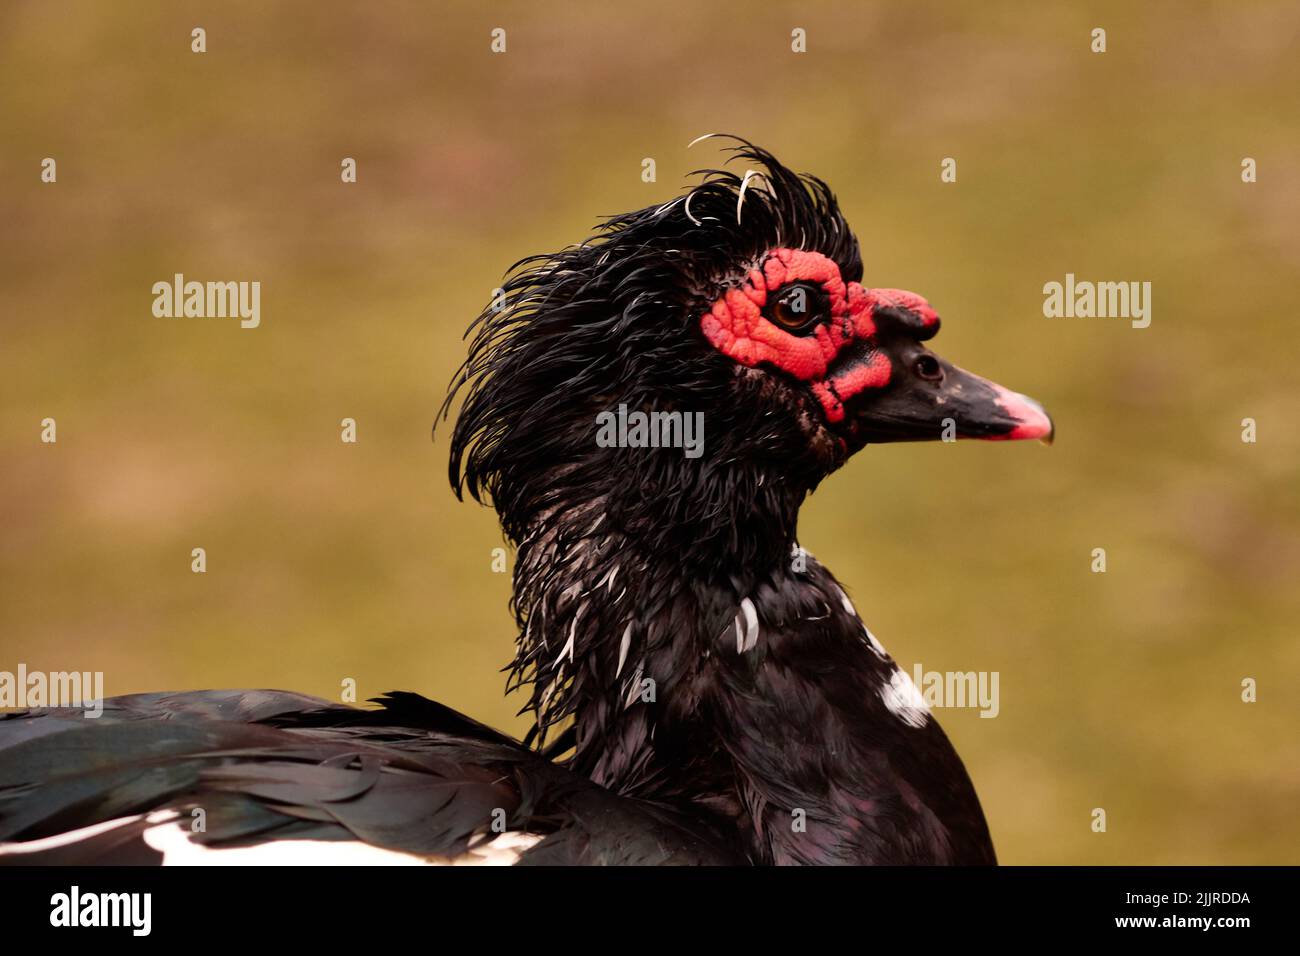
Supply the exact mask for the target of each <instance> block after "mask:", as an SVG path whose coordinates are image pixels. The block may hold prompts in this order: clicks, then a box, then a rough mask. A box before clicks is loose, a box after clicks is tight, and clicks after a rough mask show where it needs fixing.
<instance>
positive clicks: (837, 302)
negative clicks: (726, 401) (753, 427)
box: [700, 249, 939, 423]
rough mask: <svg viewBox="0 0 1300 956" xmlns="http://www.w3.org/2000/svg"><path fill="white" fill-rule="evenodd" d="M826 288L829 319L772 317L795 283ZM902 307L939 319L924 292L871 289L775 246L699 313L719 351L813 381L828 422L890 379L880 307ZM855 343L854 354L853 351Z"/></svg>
mask: <svg viewBox="0 0 1300 956" xmlns="http://www.w3.org/2000/svg"><path fill="white" fill-rule="evenodd" d="M796 283H799V284H805V285H807V286H811V287H815V288H818V289H820V290H821V292H822V293H824V294H825V296H826V301H827V304H828V306H829V308H828V309H827V310H826V317H825V319H824V320H823V321H821V322H819V323H818V324H816V325H815V326H812V327H811V328H804V329H800V330H798V331H797V332H795V331H790V330H789V329H786V328H782V327H781V326H780V325H778V324H777V323H776V322H774V321H772V319H771V318H769V317H768V315H767V314H765V311H766V310H767V307H768V305H769V300H770V299H771V298H772V297H773V296H775V295H778V294H781V292H782V290H783V289H785V288H786V287H788V286H790V285H792V284H796ZM890 306H893V307H898V308H903V309H906V310H908V311H909V312H911V313H912V314H913V315H915V316H917V317H918V319H919V320H920V322H921V324H922V325H923V326H924V327H928V326H931V325H934V324H937V323H938V321H939V317H938V316H937V315H936V314H935V312H934V309H932V308H931V307H930V304H929V303H928V302H926V301H925V299H923V298H922V297H921V296H919V295H916V294H915V293H912V292H904V291H902V290H900V289H864V288H863V287H862V285H860V284H859V283H857V282H849V283H845V282H844V280H843V279H842V278H841V276H840V270H839V266H837V265H836V264H835V262H834V261H832V260H831V259H828V258H827V257H826V256H824V255H821V254H820V253H817V252H808V251H804V250H799V249H773V250H772V251H771V252H770V253H768V255H767V257H766V259H765V260H764V261H763V263H762V268H761V269H753V270H751V271H750V273H749V275H748V276H747V277H746V278H745V280H744V281H743V282H741V284H740V285H738V286H737V287H735V288H733V289H730V290H728V292H727V293H726V295H724V296H723V297H722V298H721V299H719V300H718V301H717V302H715V303H713V307H712V308H711V309H710V310H709V311H708V312H706V313H704V314H703V315H702V316H701V317H700V328H701V330H702V331H703V332H704V335H705V337H706V338H707V339H708V340H709V342H710V343H712V345H713V346H714V348H716V349H718V350H719V351H720V352H722V353H723V354H724V355H727V356H729V357H730V358H732V359H734V360H735V361H737V362H739V363H741V364H742V365H746V366H749V367H751V368H753V367H757V366H759V365H764V364H766V365H770V366H772V367H774V368H778V369H780V370H782V371H783V372H785V373H787V374H788V375H790V376H792V377H794V378H796V379H798V380H800V381H803V382H808V383H809V386H810V388H811V390H812V392H813V394H814V395H815V396H816V397H817V400H818V401H819V402H821V405H822V408H823V409H824V410H825V412H826V419H827V421H829V422H832V423H835V422H840V421H842V420H843V419H844V415H845V410H844V403H845V402H847V401H848V400H849V399H850V398H852V397H853V396H854V395H857V394H858V393H860V392H863V391H866V390H867V389H873V388H883V387H884V386H886V385H888V384H889V380H890V376H891V375H892V374H893V373H892V367H891V364H890V361H889V357H888V356H886V355H885V354H884V353H883V352H881V351H879V350H877V349H876V348H875V338H876V323H875V320H874V318H873V314H874V312H875V310H876V309H877V308H886V307H890ZM853 343H858V344H857V346H856V347H855V348H854V349H853V350H852V351H853V353H854V356H853V357H852V358H851V359H850V357H849V356H848V355H847V354H846V353H847V352H848V351H849V350H850V346H851V345H852V344H853Z"/></svg>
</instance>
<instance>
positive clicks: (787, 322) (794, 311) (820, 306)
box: [768, 282, 827, 332]
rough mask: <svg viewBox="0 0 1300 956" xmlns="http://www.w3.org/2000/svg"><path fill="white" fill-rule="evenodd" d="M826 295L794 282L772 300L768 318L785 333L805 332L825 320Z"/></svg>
mask: <svg viewBox="0 0 1300 956" xmlns="http://www.w3.org/2000/svg"><path fill="white" fill-rule="evenodd" d="M826 312H827V308H826V294H825V293H824V292H823V291H822V290H821V289H819V288H817V287H816V286H814V285H809V284H808V283H806V282H796V283H794V284H792V285H788V286H786V287H785V288H784V289H782V290H781V291H780V292H779V293H777V295H776V297H775V298H774V299H773V300H772V303H771V308H770V309H769V310H768V318H770V319H771V320H772V321H773V322H775V323H776V324H777V325H779V326H780V327H781V328H783V329H785V330H786V331H787V332H806V331H808V330H809V329H812V328H813V327H814V326H816V325H817V324H818V323H820V322H821V321H822V320H824V319H825V318H826Z"/></svg>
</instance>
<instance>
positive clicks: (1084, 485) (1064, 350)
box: [0, 2, 1300, 863]
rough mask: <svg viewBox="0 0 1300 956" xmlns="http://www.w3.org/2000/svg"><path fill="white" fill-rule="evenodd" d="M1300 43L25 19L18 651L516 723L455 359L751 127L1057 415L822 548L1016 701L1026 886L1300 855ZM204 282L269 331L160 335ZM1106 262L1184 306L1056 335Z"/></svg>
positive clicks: (1012, 830)
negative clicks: (504, 42) (500, 296)
mask: <svg viewBox="0 0 1300 956" xmlns="http://www.w3.org/2000/svg"><path fill="white" fill-rule="evenodd" d="M896 6H897V7H904V6H905V9H893V8H894V7H896ZM194 26H203V27H205V28H206V30H207V35H208V52H207V53H206V54H203V55H196V54H193V53H191V52H190V30H191V29H192V28H193V27H194ZM497 26H501V27H504V28H506V30H507V31H508V51H507V53H505V54H504V55H493V54H492V53H490V52H489V36H488V34H489V31H490V30H491V29H492V28H493V27H497ZM796 26H799V27H803V28H805V29H806V30H807V31H808V52H807V53H806V54H803V55H796V54H793V53H791V52H790V30H791V29H792V28H793V27H796ZM1094 26H1102V27H1105V28H1106V29H1107V30H1108V44H1109V50H1108V52H1107V53H1105V54H1104V55H1096V54H1093V53H1091V52H1090V51H1089V42H1090V41H1089V32H1090V30H1091V29H1092V28H1093V27H1094ZM1298 35H1300V11H1297V9H1296V8H1295V5H1294V4H1287V3H1259V4H1253V3H1244V4H1242V3H1223V4H1218V5H1197V4H1190V3H1173V2H1170V3H1160V4H1141V5H1139V4H1113V5H1100V6H1096V7H1093V8H1089V7H1088V6H1087V5H1077V6H1074V7H1073V8H1071V7H1067V6H1066V5H1059V6H1058V5H1049V4H1031V3H1023V4H909V5H894V4H883V3H881V4H860V5H850V4H842V3H820V2H805V3H800V4H791V5H788V7H786V8H782V7H781V5H778V4H758V3H751V4H742V3H714V4H697V3H687V2H684V3H668V4H665V3H646V4H633V3H625V4H612V3H597V2H589V3H559V2H513V3H511V2H502V3H494V4H490V5H489V4H471V3H373V4H352V3H308V2H303V3H286V4H274V5H268V4H261V3H253V2H237V3H233V2H232V3H222V4H219V5H218V4H201V3H174V2H148V3H145V2H140V3H131V4H108V3H103V4H94V3H37V2H18V3H12V2H11V3H6V4H5V5H4V6H3V7H0V323H2V339H0V363H2V366H3V374H0V396H2V397H3V402H2V404H0V444H2V448H3V452H2V454H3V458H2V462H3V471H2V472H0V508H3V537H2V538H0V669H8V670H14V669H15V668H16V667H17V664H18V663H19V662H24V663H26V664H27V665H28V666H29V667H30V668H36V669H49V670H58V669H79V670H103V671H104V672H105V674H106V682H107V689H108V691H109V693H126V692H132V691H142V690H151V689H162V688H169V689H183V688H196V687H214V686H274V687H286V688H294V689H298V690H302V691H307V692H311V693H316V694H320V695H322V696H326V697H336V696H337V695H338V693H339V687H340V681H341V680H342V679H344V678H347V677H351V678H355V679H356V681H357V682H358V684H359V688H360V692H361V694H362V696H363V697H364V696H370V695H373V694H377V693H379V692H382V691H385V690H388V689H391V688H405V689H411V690H417V691H420V692H423V693H425V694H428V695H430V696H434V697H437V698H439V699H441V700H443V701H445V702H447V703H449V704H451V705H453V706H456V707H458V708H461V709H463V710H465V711H467V712H468V713H470V714H473V715H475V716H477V717H480V718H483V719H485V720H487V721H489V722H491V723H494V724H496V725H498V726H501V727H504V728H509V729H513V730H518V729H519V728H520V727H521V723H520V722H519V721H518V720H516V719H515V717H514V716H513V715H514V711H515V709H516V708H517V706H518V705H519V704H518V702H517V701H508V700H506V699H505V698H503V697H502V689H503V686H504V676H503V675H502V674H500V673H498V668H500V667H501V666H502V665H503V664H504V663H505V662H506V661H507V660H508V659H509V656H510V653H511V642H512V638H513V634H512V631H511V619H510V617H509V615H508V613H507V610H506V601H507V598H508V594H509V581H508V576H506V575H501V574H493V573H492V572H491V570H490V562H491V554H490V551H491V549H492V548H494V547H496V546H498V545H499V544H500V543H501V542H500V537H499V533H498V532H497V530H496V525H495V520H494V516H493V514H492V512H491V511H490V510H487V509H482V508H479V507H477V506H474V505H471V504H458V503H457V502H456V500H455V499H454V497H453V496H452V495H451V493H450V492H449V490H448V488H447V482H446V478H445V468H446V452H447V449H446V435H445V433H441V434H440V435H439V439H438V441H436V442H432V443H431V442H430V440H429V427H430V424H431V423H432V421H433V416H434V412H435V410H436V409H437V407H438V403H439V401H440V400H441V398H442V394H443V390H444V387H445V385H446V383H447V382H448V380H449V378H450V376H451V374H452V372H453V370H454V368H455V367H456V365H457V364H458V362H459V361H460V360H461V358H462V356H463V345H462V343H461V341H460V334H461V332H462V331H463V329H464V327H465V326H466V325H467V323H468V322H469V320H470V319H471V318H472V317H473V316H474V315H475V314H476V313H477V311H478V310H479V309H480V308H481V307H482V305H483V304H484V303H485V302H486V301H487V299H488V297H489V295H490V292H491V290H492V288H493V287H494V286H495V285H497V283H498V281H499V279H500V277H501V274H502V272H503V270H504V269H505V268H506V267H507V266H508V265H509V264H510V263H511V262H513V261H515V260H516V259H518V258H520V257H522V256H524V255H527V254H530V253H535V252H540V251H546V250H551V249H554V248H556V247H559V246H561V245H564V244H567V243H570V242H574V241H577V240H579V239H581V238H582V237H583V236H585V235H586V234H588V232H589V231H590V227H591V226H592V225H593V224H594V223H595V222H596V220H597V218H598V217H599V216H600V215H603V214H609V213H615V212H621V211H624V210H626V209H631V208H638V207H641V206H645V205H649V204H651V203H657V202H662V201H664V200H666V199H668V198H670V197H672V196H674V195H676V194H677V193H678V191H679V190H680V189H681V188H682V186H683V185H684V183H685V179H684V174H685V173H686V172H687V171H689V170H690V169H693V168H696V167H699V166H707V165H714V164H716V162H717V161H718V160H719V155H718V152H717V150H716V148H714V147H713V146H711V145H709V144H702V145H700V146H696V147H695V148H693V149H692V150H690V151H689V152H688V151H687V150H686V149H685V146H686V144H687V143H688V142H689V141H690V140H692V139H693V138H695V137H696V136H698V135H700V134H701V133H704V132H708V131H713V130H722V131H728V132H736V133H740V134H743V135H746V136H748V137H750V138H752V139H753V140H755V141H756V142H758V143H761V144H763V145H765V146H767V147H768V148H770V149H772V150H773V151H775V152H776V153H777V155H778V156H779V157H781V158H782V159H783V161H784V162H786V163H787V164H789V165H791V166H793V167H794V168H797V169H806V170H809V171H812V172H815V173H817V174H818V175H820V176H822V177H823V178H825V179H827V180H828V181H829V182H830V183H831V184H832V186H833V187H834V188H835V189H836V191H837V192H838V194H839V196H840V199H841V202H842V204H843V206H844V208H845V211H846V214H847V215H848V217H849V219H850V221H851V222H852V223H853V224H854V226H855V228H856V229H857V231H858V235H859V238H860V240H861V242H862V245H863V252H864V259H865V262H866V266H867V275H866V282H867V284H869V285H878V286H895V287H903V288H910V289H914V290H916V291H918V292H920V293H922V294H924V295H926V296H927V297H928V298H929V299H930V300H931V301H932V302H933V303H935V305H936V306H937V308H938V309H939V312H940V314H941V315H942V316H943V317H944V320H945V326H944V331H943V333H942V334H941V335H940V336H939V338H938V339H937V340H936V342H935V343H934V346H935V348H936V350H937V351H939V352H940V353H941V354H943V355H944V356H946V357H948V358H950V359H952V360H953V361H956V362H958V363H959V364H961V365H963V366H965V367H967V368H970V369H972V370H974V371H977V372H980V373H982V374H985V375H988V376H990V377H992V378H994V379H995V380H997V381H1000V382H1002V383H1004V384H1006V385H1008V386H1010V387H1012V388H1015V389H1017V390H1021V391H1024V392H1026V393H1028V394H1031V395H1033V396H1035V397H1037V398H1038V399H1040V400H1041V401H1042V402H1043V403H1044V404H1045V405H1046V406H1047V407H1048V409H1049V410H1050V411H1051V412H1052V414H1053V415H1054V416H1055V418H1056V421H1057V424H1058V430H1059V440H1058V442H1057V444H1056V446H1055V447H1054V448H1052V449H1050V450H1049V449H1045V448H1042V447H1040V446H1038V445H1037V444H1032V443H1024V444H1016V445H1006V444H976V443H960V444H958V445H955V446H952V445H941V444H935V445H909V446H897V447H882V448H871V449H868V450H867V451H866V452H865V453H863V454H862V455H860V456H859V457H858V458H857V459H855V460H854V461H853V462H851V463H850V465H849V466H848V467H847V468H845V469H844V470H843V471H842V472H841V473H839V474H837V475H836V476H834V477H833V478H832V479H830V480H829V481H827V482H826V484H825V485H824V487H823V488H822V489H821V490H820V491H819V492H818V494H817V495H816V496H815V497H814V498H813V499H812V501H811V502H810V504H809V505H808V506H807V507H806V509H805V511H804V518H803V522H802V525H801V538H802V540H803V543H804V545H805V546H806V547H808V548H809V549H810V550H811V551H813V552H814V553H815V554H817V556H818V557H819V558H820V559H821V560H822V561H823V562H825V563H826V564H827V565H828V566H830V567H831V568H833V569H834V570H835V572H836V573H837V575H838V576H839V577H840V578H841V579H842V580H843V581H844V582H845V584H846V586H847V587H848V589H849V591H850V594H851V595H852V596H853V598H854V600H855V602H856V603H857V605H858V608H859V610H860V611H861V613H862V615H863V617H864V618H865V619H866V620H867V622H868V623H869V624H870V626H871V627H872V629H873V631H874V632H875V633H876V634H877V635H879V636H880V637H881V639H882V640H883V641H884V643H885V644H886V646H888V647H889V649H890V650H891V652H892V653H893V654H894V656H895V658H896V659H897V660H898V661H899V663H900V664H901V665H902V666H903V667H904V668H906V669H907V670H909V672H910V670H911V668H912V666H913V664H914V663H915V662H917V661H920V662H921V663H922V664H923V665H924V666H925V667H926V668H927V669H936V670H986V671H987V670H996V671H998V672H999V673H1000V680H1001V713H1000V714H999V716H998V717H997V718H996V719H993V720H984V719H980V718H979V717H978V716H977V715H976V713H975V712H974V711H969V710H966V711H955V710H949V711H944V712H941V713H940V715H939V716H940V717H941V719H942V722H943V724H944V726H945V727H946V728H947V730H948V731H949V733H950V735H951V736H952V737H953V738H954V741H955V743H956V745H957V748H958V750H959V752H960V753H961V754H962V756H963V757H964V759H965V761H966V763H967V766H968V767H969V769H970V771H971V774H972V776H973V777H974V779H975V782H976V785H977V787H978V789H979V792H980V794H981V797H982V799H983V801H984V805H985V808H986V811H987V814H988V816H989V821H990V824H991V827H992V830H993V835H994V839H995V842H996V844H997V846H998V849H999V853H1000V856H1001V858H1002V859H1003V860H1004V861H1005V862H1009V863H1064V862H1082V863H1263V862H1268V863H1283V862H1289V863H1296V862H1300V853H1298V852H1297V846H1298V845H1300V839H1298V838H1300V819H1298V818H1297V814H1296V807H1297V798H1298V797H1300V750H1298V748H1297V724H1298V721H1297V717H1298V716H1300V709H1298V707H1297V702H1296V678H1297V674H1298V672H1300V650H1297V642H1296V640H1295V636H1296V635H1295V630H1296V622H1297V618H1298V615H1297V611H1300V599H1298V597H1297V586H1296V585H1297V581H1296V577H1297V569H1298V568H1300V533H1298V532H1300V501H1298V496H1297V493H1296V491H1297V477H1298V472H1300V434H1298V433H1297V429H1296V426H1295V414H1296V408H1297V403H1296V395H1297V386H1300V374H1298V373H1297V348H1296V343H1297V335H1296V331H1295V329H1296V322H1297V317H1296V315H1295V306H1294V302H1295V296H1296V292H1297V283H1296V277H1297V274H1298V273H1300V230H1298V229H1297V226H1296V224H1297V222H1298V221H1300V163H1298V162H1297V156H1298V155H1300V122H1298V117H1300V111H1298V110H1297V106H1300V57H1298V56H1297V55H1296V50H1297V39H1298ZM46 156H51V157H55V158H56V159H57V161H58V183H57V184H55V185H44V184H42V183H40V181H39V169H40V162H41V160H42V158H44V157H46ZM345 156H351V157H355V158H356V159H357V161H358V164H359V182H358V183H357V184H356V185H347V186H345V185H343V184H342V183H341V182H340V180H339V164H340V160H341V159H342V158H343V157H345ZM945 156H952V157H955V158H956V159H957V160H958V164H959V165H958V182H957V183H956V184H950V185H945V184H942V183H941V182H940V180H939V163H940V160H941V159H942V158H943V157H945ZM1244 156H1251V157H1254V158H1255V159H1256V160H1257V161H1258V164H1259V182H1258V183H1256V184H1253V185H1246V184H1243V183H1242V182H1241V179H1240V163H1241V160H1242V157H1244ZM645 157H653V158H654V159H655V160H656V161H657V166H658V182H657V183H652V184H646V183H643V182H642V181H641V168H642V167H641V161H642V159H643V158H645ZM176 272H182V273H184V274H185V275H186V277H187V278H193V279H199V280H209V279H214V280H239V279H247V280H251V279H257V280H260V281H261V282H262V287H263V288H262V325H261V327H260V328H258V329H256V330H241V329H239V328H238V326H237V324H236V323H234V322H233V321H221V320H214V321H207V320H196V319H178V320H167V319H155V318H153V317H152V316H151V313H150V307H151V303H152V294H151V291H150V287H151V286H152V284H153V283H154V282H156V281H160V280H167V279H170V277H171V276H172V275H173V274H174V273H176ZM1066 272H1073V273H1075V274H1076V275H1077V276H1078V277H1079V278H1080V279H1093V280H1138V281H1141V280H1149V281H1151V282H1152V283H1153V287H1154V290H1153V321H1152V324H1151V327H1150V328H1148V329H1145V330H1135V329H1132V328H1130V327H1129V325H1128V323H1127V322H1125V321H1123V320H1114V319H1060V320H1049V319H1045V318H1044V317H1043V315H1042V302H1043V295H1042V286H1043V283H1045V282H1047V281H1050V280H1053V279H1055V280H1058V281H1059V280H1061V279H1062V278H1063V277H1064V275H1065V273H1066ZM46 416H52V417H54V418H56V419H57V421H58V439H59V440H58V443H57V445H52V446H50V445H42V444H40V442H39V427H40V426H39V423H40V421H41V419H42V418H44V417H46ZM346 416H351V417H354V418H356V419H357V421H358V423H359V435H360V441H359V443H358V444H356V445H355V446H352V445H345V444H342V443H341V442H340V441H339V421H340V419H342V418H344V417H346ZM1247 416H1249V417H1253V418H1255V419H1256V420H1257V421H1258V428H1259V441H1258V443H1257V444H1253V445H1251V444H1243V443H1242V441H1241V439H1240V432H1241V420H1242V419H1243V418H1244V417H1247ZM197 546H202V547H204V548H206V549H207V554H208V562H209V563H208V572H207V573H206V574H204V575H196V574H192V573H191V572H190V549H191V548H193V547H197ZM1097 547H1104V548H1105V549H1106V550H1107V553H1108V563H1109V570H1108V572H1107V573H1106V574H1104V575H1103V574H1093V573H1091V572H1090V570H1089V564H1090V559H1091V551H1092V549H1093V548H1097ZM1244 677H1254V678H1256V679H1257V680H1258V682H1259V702H1258V703H1256V704H1252V705H1248V704H1244V703H1242V702H1241V700H1240V682H1241V680H1242V679H1243V678H1244ZM1094 807H1103V808H1105V809H1106V811H1107V813H1108V818H1109V819H1108V822H1109V827H1108V832H1106V833H1105V834H1095V833H1093V832H1091V830H1090V826H1089V825H1090V822H1091V818H1090V813H1091V811H1092V809H1093V808H1094Z"/></svg>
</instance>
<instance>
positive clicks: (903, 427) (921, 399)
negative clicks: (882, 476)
mask: <svg viewBox="0 0 1300 956" xmlns="http://www.w3.org/2000/svg"><path fill="white" fill-rule="evenodd" d="M927 355H929V356H932V357H933V359H934V360H935V364H936V365H937V367H938V369H939V370H941V371H942V375H941V376H938V377H935V375H934V374H933V372H932V371H931V374H930V377H928V378H921V377H920V376H919V375H917V374H915V373H914V371H913V369H912V368H911V367H909V366H908V365H905V364H904V363H901V362H900V363H898V364H897V365H895V366H894V368H893V369H892V373H893V374H892V375H891V376H890V377H891V381H890V383H889V385H888V387H886V388H884V389H882V390H880V391H877V392H875V393H874V394H873V393H871V392H864V393H863V394H862V395H860V396H859V399H860V404H859V403H858V402H851V403H850V407H849V409H848V411H849V416H848V418H849V429H850V431H851V432H852V434H853V437H854V438H855V439H856V440H857V442H859V443H863V444H874V443H879V442H896V441H933V440H935V439H939V440H943V441H953V440H954V439H957V438H978V439H983V440H985V441H1020V440H1023V439H1027V438H1036V439H1038V440H1039V441H1041V442H1042V443H1043V444H1047V445H1050V444H1051V443H1052V438H1053V437H1054V435H1055V433H1056V428H1055V426H1054V425H1053V423H1052V419H1051V416H1050V415H1048V414H1047V412H1046V411H1045V410H1044V408H1043V406H1042V405H1040V404H1039V403H1038V402H1036V401H1034V400H1033V399H1032V398H1030V397H1029V396H1027V395H1021V394H1020V393H1019V392H1013V391H1011V389H1009V388H1005V387H1004V386H1002V385H999V384H997V383H996V382H990V381H989V380H988V379H986V378H982V377H980V376H979V375H975V374H974V373H972V372H968V371H966V370H965V369H962V368H958V367H957V366H956V365H953V364H951V363H949V362H946V361H944V360H943V359H941V358H939V356H937V355H934V353H927ZM854 405H857V406H858V407H853V406H854Z"/></svg>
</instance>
